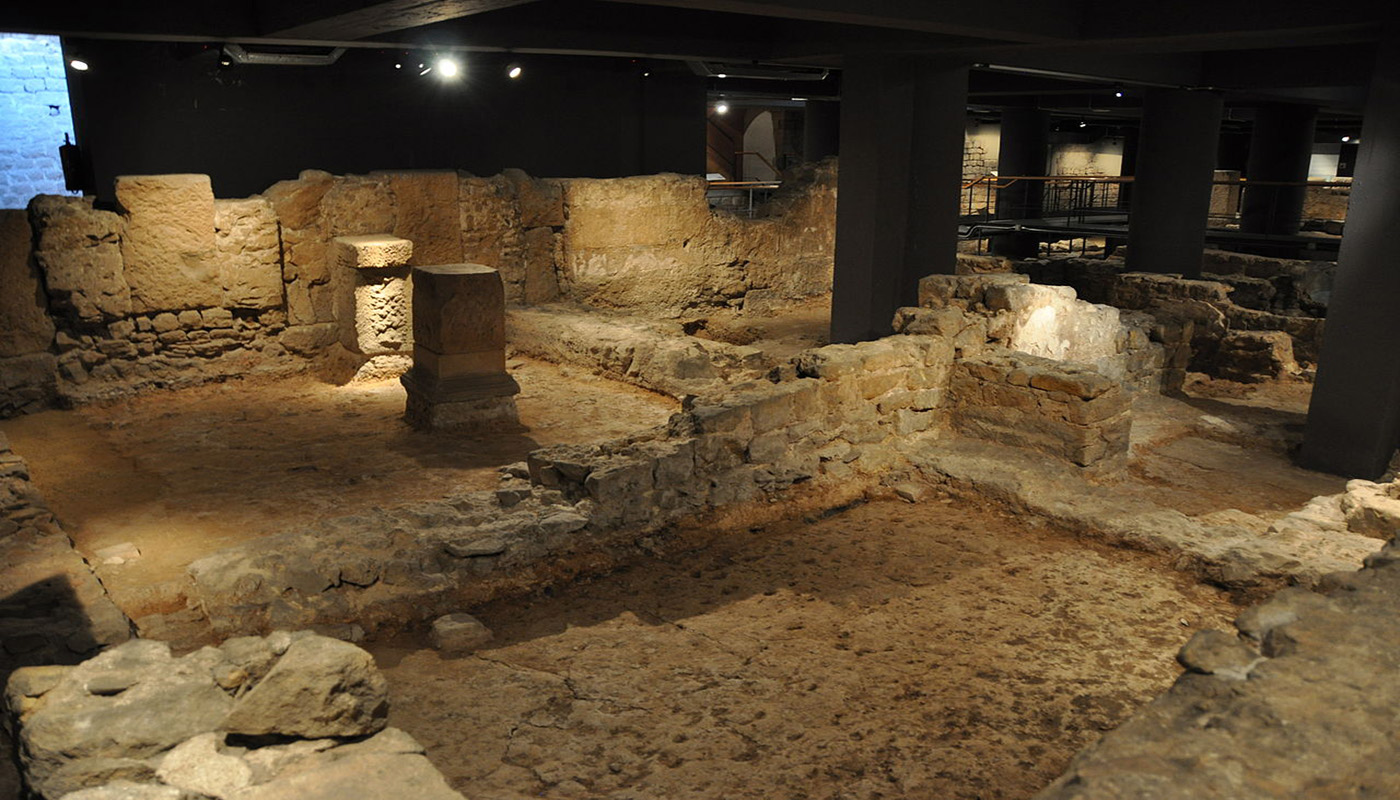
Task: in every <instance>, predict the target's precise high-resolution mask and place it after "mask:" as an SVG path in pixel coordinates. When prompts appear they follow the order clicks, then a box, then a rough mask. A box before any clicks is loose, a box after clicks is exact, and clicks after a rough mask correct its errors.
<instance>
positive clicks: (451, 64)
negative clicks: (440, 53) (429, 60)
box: [437, 58, 462, 78]
mask: <svg viewBox="0 0 1400 800" xmlns="http://www.w3.org/2000/svg"><path fill="white" fill-rule="evenodd" d="M437 68H438V74H439V75H441V76H442V77H444V78H455V77H457V73H459V72H461V71H462V67H461V66H460V65H459V64H458V63H457V62H456V61H453V60H452V59H450V58H440V59H438V62H437Z"/></svg>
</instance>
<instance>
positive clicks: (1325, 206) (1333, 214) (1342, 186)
mask: <svg viewBox="0 0 1400 800" xmlns="http://www.w3.org/2000/svg"><path fill="white" fill-rule="evenodd" d="M1350 202H1351V180H1350V179H1349V178H1344V179H1342V180H1339V181H1338V182H1337V183H1336V185H1333V186H1309V187H1308V189H1307V193H1306V195H1305V196H1304V199H1303V219H1324V220H1329V219H1330V220H1345V219H1346V218H1347V205H1348V204H1349V203H1350Z"/></svg>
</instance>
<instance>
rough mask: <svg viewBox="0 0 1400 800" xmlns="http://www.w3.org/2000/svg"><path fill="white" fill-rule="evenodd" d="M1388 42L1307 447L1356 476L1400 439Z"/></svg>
mask: <svg viewBox="0 0 1400 800" xmlns="http://www.w3.org/2000/svg"><path fill="white" fill-rule="evenodd" d="M1382 42H1383V44H1382V45H1381V48H1380V52H1379V54H1378V56H1377V60H1376V69H1375V72H1374V73H1373V74H1372V76H1371V89H1370V95H1369V96H1368V98H1367V101H1366V116H1365V118H1364V125H1363V127H1362V131H1361V146H1360V151H1359V153H1358V158H1357V163H1356V176H1355V178H1354V179H1353V181H1352V188H1351V204H1350V206H1349V208H1348V209H1347V224H1346V230H1345V233H1344V235H1343V236H1342V249H1341V254H1340V256H1339V258H1338V265H1337V277H1336V282H1335V284H1334V285H1333V289H1332V300H1331V303H1330V304H1329V307H1328V310H1327V332H1326V335H1325V336H1324V337H1323V340H1322V352H1321V353H1320V355H1319V358H1318V369H1317V382H1316V385H1315V386H1314V388H1313V394H1312V404H1311V405H1310V406H1309V407H1308V427H1307V433H1306V435H1305V437H1304V440H1303V452H1302V462H1303V464H1304V465H1305V466H1307V467H1309V468H1312V469H1318V470H1323V471H1326V472H1333V473H1336V474H1338V475H1347V476H1351V477H1358V478H1375V477H1376V476H1378V475H1380V474H1381V473H1382V472H1384V471H1385V468H1386V464H1387V463H1388V462H1389V461H1390V457H1391V455H1392V454H1393V453H1394V452H1395V448H1396V446H1397V445H1398V444H1400V348H1397V347H1395V343H1396V342H1400V314H1397V313H1396V309H1397V308H1400V270H1397V269H1396V268H1395V257H1394V255H1393V250H1394V241H1395V240H1394V234H1393V232H1394V228H1395V221H1396V220H1397V219H1400V40H1397V39H1396V38H1394V37H1389V38H1385V39H1382Z"/></svg>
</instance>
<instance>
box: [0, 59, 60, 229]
mask: <svg viewBox="0 0 1400 800" xmlns="http://www.w3.org/2000/svg"><path fill="white" fill-rule="evenodd" d="M0 122H3V125H0V209H14V208H24V207H25V205H26V204H28V202H29V198H31V197H33V196H34V195H36V194H43V193H53V192H62V191H64V182H63V165H62V163H60V161H59V158H58V148H59V146H60V145H62V144H63V136H64V134H69V135H70V136H71V135H72V133H73V112H72V109H71V108H70V107H69V104H68V76H67V72H66V66H65V65H64V63H63V49H62V47H61V46H60V45H59V40H58V37H57V36H33V35H28V34H22V33H0Z"/></svg>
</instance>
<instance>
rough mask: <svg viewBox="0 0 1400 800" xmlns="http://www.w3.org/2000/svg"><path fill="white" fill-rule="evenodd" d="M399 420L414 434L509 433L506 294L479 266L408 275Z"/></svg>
mask: <svg viewBox="0 0 1400 800" xmlns="http://www.w3.org/2000/svg"><path fill="white" fill-rule="evenodd" d="M401 380H402V382H403V385H404V389H406V390H407V391H408V403H407V405H406V407H405V409H404V419H405V420H406V421H407V422H408V423H409V424H410V425H412V426H413V427H414V428H417V429H418V430H444V429H480V428H488V427H489V428H492V429H495V430H499V429H501V428H511V427H514V426H515V425H516V424H517V416H516V409H515V395H516V394H517V393H518V392H519V391H520V386H519V385H518V384H516V382H515V379H514V378H512V377H510V375H509V374H507V373H506V307H505V286H504V285H503V284H502V283H501V275H500V273H499V272H497V271H496V270H494V269H491V268H490V267H483V266H481V265H480V264H448V265H445V266H434V267H414V268H413V368H412V369H410V370H409V371H408V372H407V373H405V374H404V376H403V378H402V379H401Z"/></svg>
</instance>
